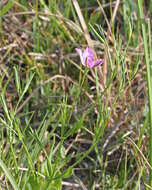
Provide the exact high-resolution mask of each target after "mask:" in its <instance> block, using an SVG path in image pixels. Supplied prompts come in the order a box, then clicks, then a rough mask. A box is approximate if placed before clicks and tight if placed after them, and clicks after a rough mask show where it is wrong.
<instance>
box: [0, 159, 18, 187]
mask: <svg viewBox="0 0 152 190" xmlns="http://www.w3.org/2000/svg"><path fill="white" fill-rule="evenodd" d="M0 167H1V168H2V169H3V171H4V172H5V175H6V176H7V178H8V180H9V181H10V183H11V184H12V186H13V188H14V189H15V190H19V188H18V186H17V184H16V182H15V180H14V178H13V176H12V175H11V173H10V172H9V170H8V169H7V167H6V165H5V164H4V162H3V161H2V160H1V159H0Z"/></svg>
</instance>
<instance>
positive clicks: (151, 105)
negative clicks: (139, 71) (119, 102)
mask: <svg viewBox="0 0 152 190" xmlns="http://www.w3.org/2000/svg"><path fill="white" fill-rule="evenodd" d="M138 9H139V16H140V21H141V27H142V35H143V42H144V52H145V62H146V75H147V86H148V97H149V119H150V138H149V151H150V156H149V163H150V165H151V166H152V89H151V76H150V74H151V73H150V62H149V53H148V42H147V34H146V26H145V20H144V13H143V5H142V1H141V0H138ZM149 185H150V186H152V170H151V169H149Z"/></svg>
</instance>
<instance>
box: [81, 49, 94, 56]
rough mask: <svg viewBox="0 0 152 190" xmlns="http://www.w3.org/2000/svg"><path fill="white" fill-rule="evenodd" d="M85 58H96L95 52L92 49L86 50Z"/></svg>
mask: <svg viewBox="0 0 152 190" xmlns="http://www.w3.org/2000/svg"><path fill="white" fill-rule="evenodd" d="M83 56H84V57H88V56H89V57H94V53H93V51H92V50H91V49H90V48H88V47H87V48H86V49H85V50H84V53H83Z"/></svg>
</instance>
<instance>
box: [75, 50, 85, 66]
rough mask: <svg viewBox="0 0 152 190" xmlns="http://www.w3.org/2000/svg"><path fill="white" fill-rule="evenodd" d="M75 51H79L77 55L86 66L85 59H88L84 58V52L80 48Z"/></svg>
mask: <svg viewBox="0 0 152 190" xmlns="http://www.w3.org/2000/svg"><path fill="white" fill-rule="evenodd" d="M75 50H76V51H77V53H78V54H79V56H80V60H81V63H82V64H83V65H84V66H86V64H85V59H86V58H84V56H83V54H84V53H83V52H82V50H81V49H79V48H75Z"/></svg>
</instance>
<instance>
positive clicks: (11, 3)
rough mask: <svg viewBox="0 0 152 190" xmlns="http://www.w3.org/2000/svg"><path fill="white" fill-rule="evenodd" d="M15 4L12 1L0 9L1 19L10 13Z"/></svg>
mask: <svg viewBox="0 0 152 190" xmlns="http://www.w3.org/2000/svg"><path fill="white" fill-rule="evenodd" d="M14 3H15V2H13V1H11V0H10V1H8V3H7V4H6V5H5V6H4V7H3V8H2V9H1V7H0V17H1V16H3V15H4V14H5V13H7V12H8V11H9V9H11V8H12V7H13V5H14Z"/></svg>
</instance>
